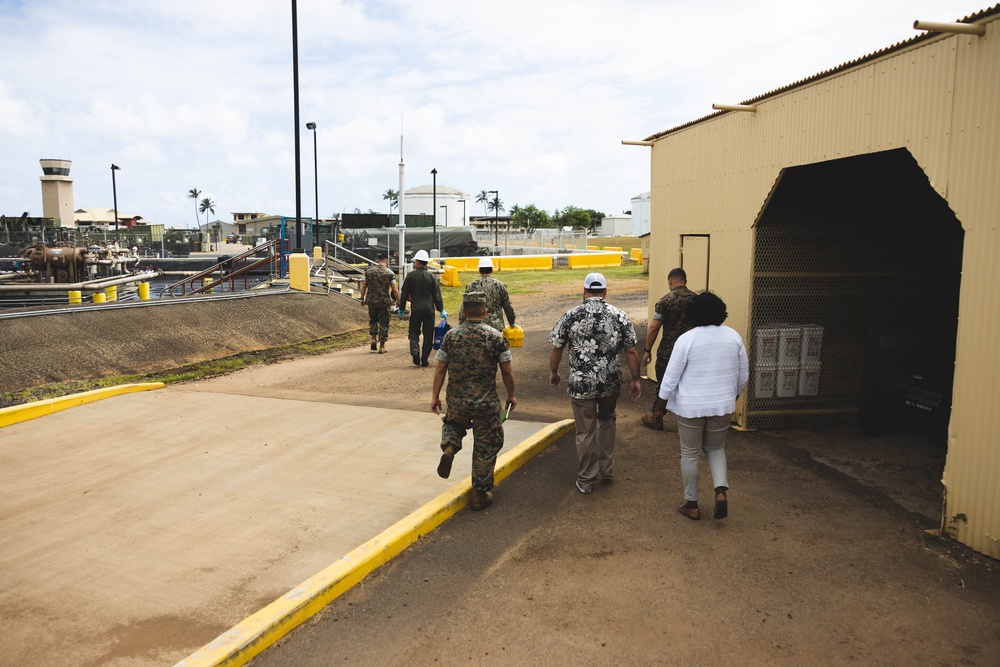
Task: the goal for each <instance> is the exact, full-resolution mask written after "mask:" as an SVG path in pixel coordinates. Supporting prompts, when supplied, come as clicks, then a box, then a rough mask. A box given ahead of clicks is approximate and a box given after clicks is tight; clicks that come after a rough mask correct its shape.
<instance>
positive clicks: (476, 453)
mask: <svg viewBox="0 0 1000 667" xmlns="http://www.w3.org/2000/svg"><path fill="white" fill-rule="evenodd" d="M443 421H444V425H443V426H442V427H441V449H442V450H444V448H445V447H447V446H449V445H450V446H451V447H453V448H454V449H455V451H456V452H458V451H460V450H461V449H462V438H464V437H465V434H466V433H468V431H469V429H470V428H471V429H472V436H473V441H472V488H474V489H478V490H480V491H489V490H490V489H492V488H493V469H494V468H495V467H496V464H497V454H498V453H499V452H500V450H501V449H502V448H503V422H502V421H501V420H500V411H499V410H497V411H496V412H493V411H490V412H488V413H486V414H473V415H464V414H462V415H460V414H456V413H454V412H450V411H449V412H448V414H446V415H445V416H444V420H443Z"/></svg>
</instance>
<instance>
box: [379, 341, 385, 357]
mask: <svg viewBox="0 0 1000 667" xmlns="http://www.w3.org/2000/svg"><path fill="white" fill-rule="evenodd" d="M378 353H379V354H385V343H379V344H378Z"/></svg>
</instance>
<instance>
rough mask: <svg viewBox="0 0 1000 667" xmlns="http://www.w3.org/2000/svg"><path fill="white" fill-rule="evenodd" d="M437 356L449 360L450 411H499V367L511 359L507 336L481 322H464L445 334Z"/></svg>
mask: <svg viewBox="0 0 1000 667" xmlns="http://www.w3.org/2000/svg"><path fill="white" fill-rule="evenodd" d="M437 358H438V360H439V361H443V362H445V363H447V364H448V389H447V391H446V393H445V399H446V401H447V403H448V405H447V407H448V412H449V413H451V412H457V413H459V414H477V413H478V414H485V413H495V414H499V412H500V409H501V405H500V397H499V396H497V367H498V366H499V365H500V364H502V363H505V362H507V361H510V360H511V354H510V345H508V343H507V339H506V338H504V337H503V336H502V335H501V334H500V333H499V332H498V331H497V330H496V329H494V328H493V327H489V326H486V325H485V324H483V323H481V322H464V323H462V324H459V325H458V326H457V327H455V328H454V329H452V330H450V331H449V332H448V333H446V334H445V335H444V339H443V340H442V341H441V349H440V350H438V353H437Z"/></svg>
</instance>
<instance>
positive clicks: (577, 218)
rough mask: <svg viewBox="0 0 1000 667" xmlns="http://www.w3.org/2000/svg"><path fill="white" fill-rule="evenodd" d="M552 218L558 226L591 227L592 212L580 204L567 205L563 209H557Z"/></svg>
mask: <svg viewBox="0 0 1000 667" xmlns="http://www.w3.org/2000/svg"><path fill="white" fill-rule="evenodd" d="M552 219H553V222H554V223H555V224H556V226H557V227H572V228H573V229H590V221H591V218H590V214H589V213H587V211H585V210H583V209H582V208H580V207H578V206H566V207H565V208H563V209H562V210H561V211H560V210H559V209H556V210H555V212H554V213H553V215H552Z"/></svg>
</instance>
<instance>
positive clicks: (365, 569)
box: [174, 419, 574, 667]
mask: <svg viewBox="0 0 1000 667" xmlns="http://www.w3.org/2000/svg"><path fill="white" fill-rule="evenodd" d="M573 425H574V422H573V420H572V419H566V420H563V421H560V422H556V423H555V424H549V425H548V426H546V427H545V428H544V429H542V430H541V431H539V432H538V433H536V434H535V435H533V436H531V437H530V438H528V439H527V440H525V441H523V442H522V443H521V444H519V445H518V446H517V447H515V448H514V449H512V450H511V451H509V452H507V453H506V454H504V455H503V456H501V457H500V459H498V460H497V467H496V470H495V472H494V481H495V482H497V483H499V482H500V481H501V480H503V479H505V478H506V477H507V476H508V475H510V474H511V473H512V472H514V471H515V470H517V469H518V468H520V467H521V466H522V465H524V464H525V463H526V462H527V461H530V460H531V459H532V458H533V457H534V456H535V455H536V454H538V453H539V452H541V451H542V450H544V449H545V448H546V447H548V446H549V445H550V444H552V443H553V442H555V441H556V440H558V439H559V438H561V437H563V436H564V435H566V434H567V433H569V432H570V431H572V430H573ZM471 489H472V478H471V477H467V478H466V479H465V480H464V481H462V482H460V483H458V484H456V485H455V486H453V487H451V488H450V489H448V490H447V491H445V492H444V493H442V494H441V495H439V496H438V497H437V498H435V499H434V500H432V501H430V502H429V503H427V504H426V505H424V506H423V507H421V508H420V509H418V510H417V511H416V512H413V513H412V514H410V515H409V516H407V517H405V518H404V519H402V520H400V521H399V522H397V523H396V524H395V525H393V526H392V527H390V528H388V529H387V530H384V531H383V532H381V533H380V534H378V535H377V536H375V537H373V538H372V539H370V540H368V541H367V542H365V543H364V544H362V545H361V546H360V547H358V548H357V549H355V550H354V551H352V552H350V553H349V554H347V555H346V556H344V557H343V558H341V559H340V560H338V561H336V562H335V563H333V564H332V565H330V566H328V567H327V568H326V569H324V570H323V571H321V572H319V573H318V574H316V575H314V576H312V577H311V578H309V579H307V580H306V581H304V582H302V583H301V584H299V585H298V586H296V587H295V588H293V589H292V590H290V591H288V592H287V593H285V594H284V595H283V596H281V597H280V598H278V599H277V600H275V601H274V602H272V603H271V604H269V605H267V606H266V607H264V608H263V609H261V610H260V611H258V612H257V613H255V614H253V615H252V616H250V617H249V618H247V619H245V620H243V621H242V622H241V623H239V624H238V625H235V626H233V627H232V628H230V629H229V630H227V631H226V632H224V633H222V634H221V635H219V636H218V637H216V638H215V639H214V640H212V641H211V642H209V643H208V644H206V645H205V646H203V647H201V648H200V649H198V650H197V651H195V652H194V653H192V654H191V655H189V656H188V657H186V658H184V659H183V660H181V661H180V662H178V663H177V664H176V665H175V666H174V667H209V666H212V667H216V666H219V667H221V666H223V665H224V666H226V667H235V666H236V665H243V664H246V663H247V662H249V661H250V660H251V659H252V658H253V657H254V656H256V655H258V654H259V653H261V652H262V651H263V650H264V649H266V648H267V647H268V646H271V645H272V644H274V643H275V642H276V641H278V640H279V639H281V638H282V637H284V636H285V635H287V634H288V633H289V632H291V631H292V630H293V629H295V628H296V627H297V626H298V625H300V624H302V623H304V622H305V621H307V620H308V619H309V618H310V617H311V616H313V615H314V614H315V613H316V612H318V611H320V610H321V609H322V608H323V607H325V606H326V605H328V604H330V602H332V601H333V600H335V599H337V598H338V597H340V596H341V595H343V594H344V593H346V592H347V591H348V590H350V589H351V588H352V587H353V586H354V585H355V584H357V583H358V582H360V581H361V580H362V579H364V578H365V577H366V576H368V574H369V573H371V572H372V571H373V570H375V569H376V568H377V567H379V566H381V565H383V564H385V563H387V562H389V561H390V560H392V559H393V558H394V557H395V556H397V555H398V554H399V553H400V552H402V551H403V550H404V549H406V547H408V546H410V545H411V544H413V543H414V542H416V541H417V540H418V539H420V537H422V536H423V535H426V534H427V533H429V532H430V531H432V530H434V529H435V528H437V527H438V526H439V525H441V524H442V523H444V522H445V521H446V520H447V519H448V518H449V517H451V516H452V515H454V514H456V513H457V512H458V511H459V510H461V509H462V508H464V507H465V505H466V503H467V502H468V496H469V492H470V490H471Z"/></svg>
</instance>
